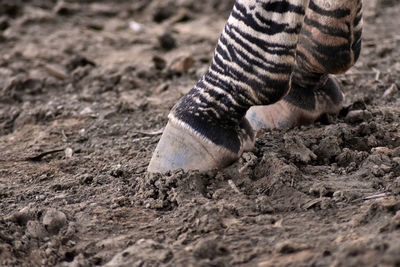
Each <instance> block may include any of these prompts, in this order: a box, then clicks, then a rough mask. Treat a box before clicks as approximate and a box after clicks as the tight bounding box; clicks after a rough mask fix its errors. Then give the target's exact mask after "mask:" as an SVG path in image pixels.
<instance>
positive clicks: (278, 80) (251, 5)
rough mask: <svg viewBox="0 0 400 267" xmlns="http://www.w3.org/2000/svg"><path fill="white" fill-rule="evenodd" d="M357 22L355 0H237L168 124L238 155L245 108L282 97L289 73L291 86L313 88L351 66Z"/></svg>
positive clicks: (357, 35) (356, 49)
mask: <svg viewBox="0 0 400 267" xmlns="http://www.w3.org/2000/svg"><path fill="white" fill-rule="evenodd" d="M306 14H307V15H306ZM305 16H306V18H305ZM361 22H362V20H361V1H360V0H325V1H323V0H311V2H310V0H237V1H236V3H235V5H234V7H233V10H232V12H231V15H230V17H229V19H228V21H227V24H226V26H225V28H224V30H223V32H222V34H221V37H220V39H219V41H218V44H217V47H216V49H215V53H214V57H213V60H212V63H211V65H210V67H209V69H208V71H207V72H206V73H205V74H204V75H203V77H202V78H201V79H200V80H199V82H198V83H197V84H196V86H194V87H193V88H192V89H191V90H190V91H189V93H188V94H186V95H185V96H184V97H183V98H182V99H181V100H180V101H179V102H178V103H177V104H176V105H175V107H174V109H173V110H172V111H171V113H170V115H169V119H170V121H172V122H173V123H176V124H179V125H181V126H182V127H184V128H185V129H188V130H189V131H191V132H192V133H193V134H195V135H197V136H199V137H200V138H202V139H203V140H208V141H210V142H212V143H213V144H215V145H217V146H221V147H222V148H225V149H228V150H230V151H232V152H233V153H238V152H239V150H240V148H241V142H242V140H240V135H239V134H238V131H240V127H241V126H240V123H241V122H242V120H243V118H244V116H245V114H246V111H247V110H248V109H249V108H250V107H251V106H254V105H268V104H272V103H275V102H276V101H278V100H280V99H282V98H283V97H284V96H285V95H287V93H288V92H289V89H290V80H291V75H292V73H294V74H293V75H294V77H295V78H294V82H297V80H298V82H299V83H301V82H304V83H306V84H308V83H313V82H314V83H316V82H319V80H320V79H321V75H325V74H327V73H333V72H340V71H342V70H344V69H346V68H348V67H349V66H351V65H353V64H354V62H355V60H356V59H357V57H358V55H359V50H360V37H361V24H362V23H361ZM315 30H316V31H317V32H318V33H319V34H318V35H317V36H315V34H314V33H315ZM299 36H300V41H299ZM325 36H330V38H331V39H330V40H331V43H326V40H325V39H319V38H320V37H321V38H322V37H324V38H325ZM338 55H340V57H339V59H338V61H336V62H332V60H331V59H332V58H334V57H335V58H337V56H338ZM295 61H296V64H295ZM303 80H304V81H303ZM314 85H315V84H314Z"/></svg>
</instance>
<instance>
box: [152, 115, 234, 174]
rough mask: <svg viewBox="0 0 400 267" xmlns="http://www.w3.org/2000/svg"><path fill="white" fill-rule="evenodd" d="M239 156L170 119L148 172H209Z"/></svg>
mask: <svg viewBox="0 0 400 267" xmlns="http://www.w3.org/2000/svg"><path fill="white" fill-rule="evenodd" d="M238 157H239V155H236V154H234V153H232V152H230V151H228V150H227V149H224V148H221V147H218V146H216V145H215V144H213V143H211V142H209V141H207V140H205V139H203V138H201V137H200V136H197V135H196V134H194V133H191V132H190V130H188V129H185V128H184V127H182V126H180V125H176V124H174V123H171V121H170V122H168V124H167V126H166V127H165V130H164V133H163V135H162V136H161V139H160V141H159V142H158V144H157V147H156V150H155V151H154V153H153V156H152V158H151V161H150V164H149V166H148V168H147V171H148V172H151V173H155V172H158V173H163V172H167V171H171V170H177V169H183V170H184V171H188V170H199V171H209V170H212V169H216V168H222V167H225V166H227V165H228V164H230V163H231V162H233V161H234V160H236V159H237V158H238Z"/></svg>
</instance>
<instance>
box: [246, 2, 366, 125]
mask: <svg viewBox="0 0 400 267" xmlns="http://www.w3.org/2000/svg"><path fill="white" fill-rule="evenodd" d="M361 6H362V3H361V0H310V4H309V7H308V9H307V11H306V17H305V19H304V24H303V28H302V30H301V33H300V37H299V42H298V45H297V51H296V62H295V68H294V71H293V74H292V84H291V90H290V92H289V94H288V95H287V96H286V97H285V98H284V99H283V100H281V101H278V102H277V103H275V104H273V105H269V106H255V107H252V108H251V109H250V110H249V111H248V113H247V115H246V117H247V119H248V120H249V122H250V124H251V126H252V127H253V129H254V130H256V131H257V130H259V129H261V128H276V127H277V128H286V127H292V126H296V125H303V124H309V123H312V122H314V121H315V120H316V119H317V118H318V117H320V116H321V115H322V114H335V113H338V112H339V110H340V109H341V107H342V102H343V94H342V92H341V89H340V86H339V84H338V83H337V82H336V80H335V78H334V77H333V76H331V75H329V74H338V73H343V72H345V71H346V70H348V69H349V68H350V67H351V66H353V65H354V63H355V62H356V60H357V58H358V56H359V54H360V49H361V31H362V12H361Z"/></svg>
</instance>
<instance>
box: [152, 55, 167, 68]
mask: <svg viewBox="0 0 400 267" xmlns="http://www.w3.org/2000/svg"><path fill="white" fill-rule="evenodd" d="M153 63H154V67H155V68H156V69H158V70H162V69H164V68H165V66H166V65H167V62H166V61H165V59H163V58H162V57H160V56H154V57H153Z"/></svg>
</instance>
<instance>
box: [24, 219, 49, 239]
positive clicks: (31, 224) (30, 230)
mask: <svg viewBox="0 0 400 267" xmlns="http://www.w3.org/2000/svg"><path fill="white" fill-rule="evenodd" d="M25 233H26V235H27V236H29V237H32V238H39V239H42V238H44V237H45V236H47V232H46V229H45V228H44V227H43V226H42V225H41V224H40V223H39V222H38V221H28V223H27V224H26V232H25Z"/></svg>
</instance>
